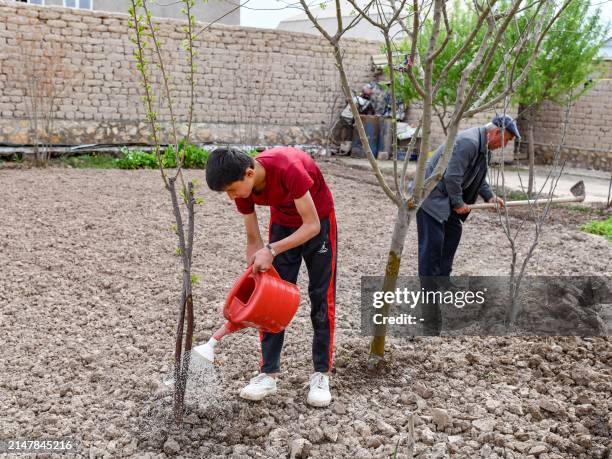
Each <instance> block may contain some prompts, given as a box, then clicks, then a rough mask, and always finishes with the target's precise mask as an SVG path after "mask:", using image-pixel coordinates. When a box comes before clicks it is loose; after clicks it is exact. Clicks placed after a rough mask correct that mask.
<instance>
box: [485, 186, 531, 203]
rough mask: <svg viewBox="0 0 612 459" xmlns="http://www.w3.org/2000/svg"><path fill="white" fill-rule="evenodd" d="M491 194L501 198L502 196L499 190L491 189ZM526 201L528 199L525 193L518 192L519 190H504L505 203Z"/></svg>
mask: <svg viewBox="0 0 612 459" xmlns="http://www.w3.org/2000/svg"><path fill="white" fill-rule="evenodd" d="M493 192H494V193H495V194H496V195H497V196H501V197H503V196H504V194H503V192H502V190H501V189H497V188H495V187H493ZM526 199H528V197H527V193H525V192H523V191H520V190H509V189H507V188H506V201H524V200H526Z"/></svg>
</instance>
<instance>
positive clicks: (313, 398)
mask: <svg viewBox="0 0 612 459" xmlns="http://www.w3.org/2000/svg"><path fill="white" fill-rule="evenodd" d="M306 402H307V403H308V404H309V405H311V406H318V407H323V406H327V405H329V404H330V402H331V393H330V392H329V376H327V375H326V374H323V373H319V372H318V371H317V372H316V373H314V374H313V375H312V376H311V377H310V391H309V392H308V399H307V400H306Z"/></svg>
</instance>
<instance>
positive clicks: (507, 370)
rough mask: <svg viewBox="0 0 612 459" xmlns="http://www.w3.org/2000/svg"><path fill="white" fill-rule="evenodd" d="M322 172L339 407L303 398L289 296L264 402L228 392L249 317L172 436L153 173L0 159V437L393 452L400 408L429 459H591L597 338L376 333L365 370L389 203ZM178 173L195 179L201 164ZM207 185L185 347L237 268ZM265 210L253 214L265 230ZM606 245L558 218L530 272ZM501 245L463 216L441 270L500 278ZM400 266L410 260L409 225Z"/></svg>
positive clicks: (602, 434)
mask: <svg viewBox="0 0 612 459" xmlns="http://www.w3.org/2000/svg"><path fill="white" fill-rule="evenodd" d="M323 170H324V173H326V175H327V177H328V182H329V184H330V188H331V189H332V192H333V194H334V197H335V201H336V213H337V219H338V226H339V257H338V292H337V293H338V297H337V308H336V346H335V349H336V351H335V367H336V368H335V373H334V374H333V376H332V395H333V396H334V402H333V403H332V405H331V407H330V408H329V409H313V408H310V407H308V406H307V405H306V402H305V397H306V394H307V384H308V378H309V376H310V374H311V372H312V367H311V361H310V348H311V342H310V340H311V334H312V330H311V326H310V323H309V315H308V314H309V305H308V300H307V299H306V298H303V300H302V304H301V307H300V310H299V311H298V315H297V316H296V319H295V320H294V322H293V323H292V325H291V326H290V328H289V329H288V331H287V336H286V340H285V348H284V353H283V362H282V365H283V368H282V369H283V374H282V378H281V380H280V384H279V393H278V395H277V396H276V397H274V398H270V399H267V400H265V401H264V402H262V403H259V404H254V403H250V402H247V401H243V400H241V399H240V398H239V397H238V391H239V389H240V388H241V387H242V386H243V385H244V384H245V383H246V382H247V381H248V379H249V378H250V377H252V376H253V375H255V374H256V373H257V370H258V363H259V339H258V334H257V333H256V332H255V331H254V330H247V331H244V332H242V333H237V334H233V335H231V336H228V337H227V338H226V339H225V340H224V341H223V342H221V343H220V345H219V346H218V350H219V353H218V364H217V367H216V368H217V369H216V375H215V377H214V378H212V377H211V379H210V384H212V385H214V387H213V390H211V391H210V392H205V393H206V394H209V396H208V395H207V396H206V397H202V399H201V400H199V403H197V404H193V403H192V404H190V405H189V406H190V408H189V412H188V413H187V415H186V418H185V425H184V426H183V427H182V428H181V429H177V428H176V427H174V426H172V425H171V424H168V423H165V422H164V421H163V419H164V416H165V414H164V412H163V409H164V405H163V404H160V403H161V402H160V400H162V399H163V393H162V392H163V390H164V388H163V380H164V378H165V377H166V376H167V374H168V369H169V368H170V365H171V362H172V359H173V352H174V338H175V336H174V333H175V325H176V311H177V307H178V300H179V298H178V295H179V293H180V266H179V259H178V258H177V257H176V256H175V255H174V252H175V244H176V236H175V235H174V234H173V232H172V229H171V227H172V224H173V219H172V214H171V208H170V202H169V199H168V196H167V192H166V191H165V190H163V189H162V186H161V181H160V178H159V172H158V171H155V170H153V171H139V170H137V171H119V170H71V169H60V168H51V169H47V170H11V171H0V181H1V183H2V187H1V190H0V194H1V198H2V203H3V204H2V206H1V207H0V221H2V225H0V231H1V232H2V234H1V237H0V257H1V259H2V264H1V265H0V279H1V280H0V312H1V313H2V325H3V327H2V328H3V334H2V338H1V339H0V342H1V343H2V349H3V350H4V352H3V355H2V359H1V364H0V387H1V390H0V410H1V412H2V438H15V437H17V438H22V439H32V440H34V439H39V438H45V439H62V438H64V439H67V438H70V439H75V440H78V441H80V442H81V445H80V449H79V452H78V455H79V456H81V457H113V458H114V457H123V456H127V457H129V456H137V457H172V456H175V455H180V456H182V457H194V458H196V457H228V456H229V457H274V458H276V457H285V456H288V455H290V454H293V456H295V457H308V456H310V457H313V458H321V457H322V458H339V457H351V458H355V457H364V458H365V457H389V456H390V455H391V454H393V452H394V451H395V450H396V449H397V452H398V454H397V457H402V455H403V454H405V451H406V450H405V447H404V445H405V444H406V438H407V427H408V426H407V424H408V415H409V413H411V412H412V413H416V416H415V424H416V426H415V430H416V442H417V444H416V448H415V452H417V453H419V452H420V453H425V454H424V457H443V456H448V455H450V454H457V455H458V456H461V457H471V456H480V455H483V456H484V457H495V456H496V455H498V456H505V457H524V456H527V455H530V454H531V455H533V456H538V455H539V457H540V458H544V457H548V458H552V457H585V458H587V457H588V458H591V457H606V455H607V454H609V453H610V448H611V447H612V445H611V444H610V437H611V432H612V417H611V414H610V413H611V412H612V399H611V398H610V394H611V393H612V369H611V365H610V363H611V362H612V342H611V341H610V339H609V338H607V339H602V338H592V339H581V338H562V339H556V338H547V339H544V338H542V339H519V338H416V339H412V340H407V339H392V338H390V339H389V340H388V342H389V345H388V346H389V351H388V355H387V357H388V364H387V365H386V366H385V368H384V369H383V371H382V373H381V374H380V375H376V376H373V375H370V374H368V373H367V372H366V369H365V361H366V357H367V344H368V340H367V339H366V338H363V337H361V336H360V331H359V326H360V312H359V291H360V290H359V286H360V284H359V282H360V276H361V275H380V274H382V269H383V267H384V265H385V261H386V251H387V247H388V244H389V239H390V232H391V225H392V222H393V218H394V207H393V206H392V204H390V203H389V202H388V199H387V198H386V197H385V196H384V195H383V194H382V193H381V192H380V191H379V189H378V188H377V187H376V186H371V185H369V184H367V183H364V179H365V178H367V177H370V178H371V174H368V173H367V172H364V171H353V170H350V171H348V172H347V170H343V171H342V172H343V173H342V177H340V176H335V175H334V172H336V171H339V170H340V169H339V167H338V166H337V165H334V164H324V166H323ZM187 175H188V176H191V177H196V178H198V179H199V180H200V181H202V182H203V179H204V177H203V175H204V174H203V172H201V171H200V172H190V171H187ZM348 176H353V178H352V179H351V178H347V177H348ZM203 196H204V198H205V201H204V204H203V205H202V206H199V207H198V208H197V215H196V219H197V220H196V224H197V227H196V242H195V244H194V271H195V272H196V273H197V274H198V276H199V277H200V279H201V282H200V283H199V284H198V285H196V286H195V289H194V300H195V316H196V338H197V341H198V342H201V341H203V340H205V339H207V338H208V337H209V336H210V334H211V333H212V332H213V331H214V330H215V329H216V328H217V327H218V326H219V325H220V324H221V323H222V322H223V319H222V316H221V310H222V306H223V300H224V297H225V295H226V293H227V292H228V290H229V288H230V287H231V285H232V283H233V281H234V280H235V279H236V278H237V277H238V276H239V275H240V274H241V273H242V271H243V269H244V268H245V260H244V258H245V257H244V242H245V241H244V239H245V236H244V230H243V228H242V217H241V216H240V215H239V214H238V213H237V212H236V211H235V209H234V205H233V203H231V202H230V201H229V200H228V198H227V197H226V196H225V195H220V194H215V193H211V192H209V191H208V190H205V191H203ZM268 215H269V214H268V213H267V211H266V210H265V209H262V210H261V212H260V217H261V224H262V227H263V225H265V223H266V222H267V219H268ZM412 229H414V228H412ZM611 247H612V245H610V243H609V242H606V241H605V239H603V238H600V237H597V236H592V235H588V234H584V233H582V232H580V231H579V230H578V228H577V226H576V223H575V222H572V223H566V222H565V220H564V219H555V218H554V215H553V219H552V221H551V224H550V225H549V227H548V229H547V231H546V233H545V234H544V235H543V237H542V242H541V245H540V247H539V249H538V251H537V254H536V257H535V258H534V261H533V263H532V265H531V270H530V272H531V273H535V272H536V268H537V273H538V274H558V275H572V274H581V275H582V274H607V275H610V274H612V265H611V261H610V260H612V248H611ZM509 254H510V251H509V249H508V247H507V242H506V239H505V237H504V236H503V234H502V233H501V231H500V228H499V227H498V224H497V217H496V216H495V214H493V213H489V212H481V213H478V214H476V215H473V216H472V217H470V219H469V220H468V223H467V224H466V226H465V229H464V237H463V241H462V243H461V245H460V247H459V251H458V254H457V261H456V263H455V271H456V273H457V274H478V275H486V274H495V275H505V274H507V272H508V267H509ZM401 272H402V274H406V275H413V274H415V273H416V240H415V237H414V232H411V236H409V240H408V242H407V247H406V249H405V256H404V260H403V263H402V269H401ZM306 278H307V277H306V276H305V272H303V273H302V274H301V275H300V287H301V288H302V291H303V292H305V291H307V285H306ZM304 297H305V295H304ZM160 394H161V395H160ZM157 408H160V410H161V412H159V418H158V419H157V418H156V417H155V409H157ZM151 413H153V418H152V417H151ZM398 445H399V446H398Z"/></svg>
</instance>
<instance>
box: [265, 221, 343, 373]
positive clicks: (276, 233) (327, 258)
mask: <svg viewBox="0 0 612 459" xmlns="http://www.w3.org/2000/svg"><path fill="white" fill-rule="evenodd" d="M296 230H297V228H290V227H286V226H281V225H279V224H277V223H271V225H270V242H275V241H279V240H281V239H284V238H286V237H287V236H289V235H291V234H292V233H294V232H295V231H296ZM336 243H337V236H336V219H335V216H334V212H333V211H332V212H331V214H330V215H329V217H327V218H324V219H322V220H321V231H320V233H319V234H318V235H316V236H315V237H313V238H312V239H310V240H309V241H307V242H305V243H304V244H302V245H301V246H298V247H294V248H293V249H291V250H288V251H286V252H283V253H281V254H279V255H277V256H276V257H275V258H274V268H275V269H276V270H277V271H278V274H279V275H280V276H281V278H283V279H285V280H286V281H289V282H292V283H296V282H297V277H298V273H299V271H300V265H301V264H302V259H304V262H305V263H306V267H307V268H308V280H309V282H308V296H309V297H310V319H311V321H312V328H313V330H314V336H313V339H312V361H313V364H314V370H315V371H320V372H326V371H329V370H330V369H331V366H332V354H333V349H334V319H335V306H336ZM260 337H261V351H262V361H261V372H262V373H277V372H279V371H280V356H281V350H282V348H283V340H284V338H285V332H284V331H282V332H280V333H268V332H261V333H260Z"/></svg>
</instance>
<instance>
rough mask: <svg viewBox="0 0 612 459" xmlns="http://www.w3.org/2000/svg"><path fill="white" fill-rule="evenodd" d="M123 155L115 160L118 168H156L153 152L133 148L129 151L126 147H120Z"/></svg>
mask: <svg viewBox="0 0 612 459" xmlns="http://www.w3.org/2000/svg"><path fill="white" fill-rule="evenodd" d="M121 152H122V153H123V157H122V158H121V159H119V160H118V161H117V166H118V167H119V168H120V169H143V168H144V169H155V168H157V158H155V155H154V154H153V153H147V152H145V151H140V150H134V151H129V150H128V149H127V148H125V147H124V148H122V149H121Z"/></svg>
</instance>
